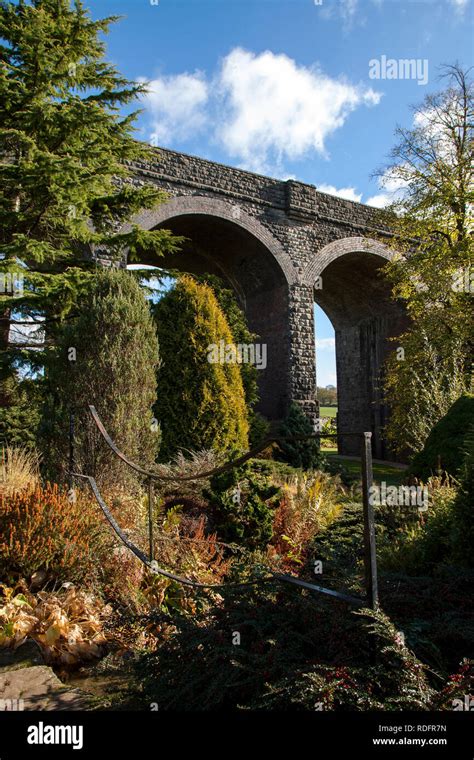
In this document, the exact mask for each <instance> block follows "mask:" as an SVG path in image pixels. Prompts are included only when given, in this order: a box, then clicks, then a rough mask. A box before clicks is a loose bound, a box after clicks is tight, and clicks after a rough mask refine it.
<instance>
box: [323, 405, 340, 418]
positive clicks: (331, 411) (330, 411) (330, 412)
mask: <svg viewBox="0 0 474 760" xmlns="http://www.w3.org/2000/svg"><path fill="white" fill-rule="evenodd" d="M336 414H337V406H320V407H319V416H320V417H335V416H336Z"/></svg>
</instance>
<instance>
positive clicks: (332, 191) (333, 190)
mask: <svg viewBox="0 0 474 760" xmlns="http://www.w3.org/2000/svg"><path fill="white" fill-rule="evenodd" d="M317 189H318V190H319V191H320V192H321V193H329V195H337V197H338V198H345V199H346V200H347V201H356V202H357V203H360V201H361V198H362V193H357V192H356V189H355V187H340V188H339V189H338V188H337V187H334V185H318V187H317Z"/></svg>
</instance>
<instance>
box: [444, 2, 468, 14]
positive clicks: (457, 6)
mask: <svg viewBox="0 0 474 760" xmlns="http://www.w3.org/2000/svg"><path fill="white" fill-rule="evenodd" d="M449 2H450V4H451V5H453V6H454V8H455V9H456V10H457V11H458V12H459V13H463V12H464V11H465V9H466V8H467V6H468V5H469V0H449Z"/></svg>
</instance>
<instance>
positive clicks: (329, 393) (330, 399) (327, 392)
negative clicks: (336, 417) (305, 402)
mask: <svg viewBox="0 0 474 760" xmlns="http://www.w3.org/2000/svg"><path fill="white" fill-rule="evenodd" d="M316 396H317V399H318V401H319V403H320V404H321V406H336V405H337V388H334V386H328V387H327V388H318V389H317V391H316Z"/></svg>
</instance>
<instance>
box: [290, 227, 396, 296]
mask: <svg viewBox="0 0 474 760" xmlns="http://www.w3.org/2000/svg"><path fill="white" fill-rule="evenodd" d="M365 252H367V253H369V254H372V255H374V256H379V257H381V258H382V259H385V261H390V260H391V259H392V258H393V255H394V254H393V251H391V250H390V248H389V247H388V246H386V245H384V244H383V243H379V242H377V241H376V240H372V239H371V238H367V237H347V238H341V239H340V240H334V241H333V242H332V243H328V245H325V246H324V248H321V250H320V251H318V253H317V254H316V255H315V256H314V257H313V258H312V259H311V261H310V262H309V263H308V264H307V266H306V268H305V270H304V271H303V275H302V279H303V282H304V283H305V284H306V285H310V286H314V283H315V282H316V278H317V277H319V276H321V275H322V273H323V271H324V270H325V269H326V267H328V266H329V265H330V264H331V263H332V262H333V261H336V259H338V258H339V257H340V256H345V255H346V254H348V253H362V254H363V253H365Z"/></svg>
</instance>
